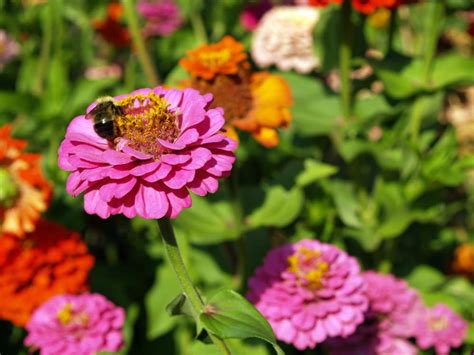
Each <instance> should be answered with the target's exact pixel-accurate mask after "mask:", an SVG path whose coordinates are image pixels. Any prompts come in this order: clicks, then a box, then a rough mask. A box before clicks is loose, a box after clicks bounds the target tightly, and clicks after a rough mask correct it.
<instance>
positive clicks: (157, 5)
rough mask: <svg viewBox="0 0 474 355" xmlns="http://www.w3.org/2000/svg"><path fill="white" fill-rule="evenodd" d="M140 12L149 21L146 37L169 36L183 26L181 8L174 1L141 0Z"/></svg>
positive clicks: (146, 26)
mask: <svg viewBox="0 0 474 355" xmlns="http://www.w3.org/2000/svg"><path fill="white" fill-rule="evenodd" d="M138 11H139V12H140V14H141V15H142V16H143V17H144V18H145V19H146V20H147V22H146V24H145V29H144V32H145V35H146V36H167V35H170V34H172V33H173V32H175V31H176V30H177V29H178V28H180V27H181V25H182V24H183V18H182V17H181V13H180V9H179V6H178V5H176V4H175V3H174V1H173V0H141V1H140V2H139V3H138Z"/></svg>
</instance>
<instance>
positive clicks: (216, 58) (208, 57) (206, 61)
mask: <svg viewBox="0 0 474 355" xmlns="http://www.w3.org/2000/svg"><path fill="white" fill-rule="evenodd" d="M229 59H231V52H230V50H229V49H227V48H224V49H220V50H215V51H206V52H201V53H199V61H200V62H201V64H203V65H204V66H206V67H208V68H217V67H220V66H221V65H223V64H225V63H227V62H228V61H229Z"/></svg>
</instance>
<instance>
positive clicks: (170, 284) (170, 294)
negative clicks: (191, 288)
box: [145, 265, 181, 339]
mask: <svg viewBox="0 0 474 355" xmlns="http://www.w3.org/2000/svg"><path fill="white" fill-rule="evenodd" d="M180 291H181V289H180V286H179V283H178V280H177V278H176V276H175V274H174V272H173V269H172V268H171V267H170V266H167V265H165V266H160V267H159V268H158V270H157V273H156V279H155V284H154V285H153V287H152V288H151V289H150V290H149V291H148V293H147V294H146V296H145V310H146V313H147V323H148V324H147V338H148V339H153V338H156V337H158V336H160V335H162V334H165V333H166V332H168V331H169V330H171V329H172V328H173V326H174V324H175V322H176V319H175V318H174V317H170V316H169V315H168V314H167V312H166V306H167V305H168V304H169V303H170V302H171V301H172V300H173V299H174V298H175V296H176V294H178V293H179V292H180Z"/></svg>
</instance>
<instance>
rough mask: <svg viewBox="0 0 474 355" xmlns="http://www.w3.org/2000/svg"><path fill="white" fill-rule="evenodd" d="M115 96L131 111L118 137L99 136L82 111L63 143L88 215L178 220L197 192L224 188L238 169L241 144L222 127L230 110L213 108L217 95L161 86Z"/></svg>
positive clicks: (72, 189) (62, 155)
mask: <svg viewBox="0 0 474 355" xmlns="http://www.w3.org/2000/svg"><path fill="white" fill-rule="evenodd" d="M114 100H115V103H116V104H117V105H119V106H120V107H121V108H122V109H123V110H124V115H122V116H121V117H119V118H117V119H116V120H115V122H116V125H120V127H119V130H120V135H119V137H117V138H116V139H114V140H113V142H111V141H108V140H106V139H104V138H101V137H99V136H98V135H97V133H96V132H95V131H94V122H93V120H92V119H88V118H86V116H85V115H81V116H78V117H76V118H74V119H73V120H72V122H71V123H70V124H69V127H68V129H67V132H66V137H65V139H64V141H63V142H62V143H61V146H60V148H59V166H60V167H61V168H62V169H64V170H67V171H70V172H71V174H70V175H69V178H68V181H67V191H68V192H69V193H70V194H71V195H73V196H78V195H79V194H81V193H84V209H85V211H86V212H87V213H89V214H97V215H98V216H100V217H102V218H108V217H109V216H110V215H115V214H123V215H125V216H126V217H128V218H132V217H135V216H137V215H138V216H141V217H143V218H150V219H157V218H162V217H165V216H166V217H172V218H174V217H176V216H178V214H179V213H180V212H181V210H182V209H183V208H188V207H190V206H191V196H190V194H189V192H190V191H192V192H194V193H195V194H197V195H200V196H204V195H206V194H207V193H209V192H216V191H217V188H218V179H219V178H222V177H226V176H227V175H228V174H229V173H230V171H231V169H232V164H233V163H234V160H235V156H234V154H233V151H234V150H235V149H236V146H237V143H236V142H235V141H233V140H231V139H230V138H227V137H226V136H225V135H224V134H223V133H222V132H221V128H222V127H223V125H224V123H225V120H224V117H223V113H224V112H223V110H222V109H221V108H213V109H211V108H209V105H210V104H211V101H212V95H210V94H207V95H204V96H203V95H200V94H199V92H198V91H196V90H193V89H185V90H177V89H169V90H168V89H163V88H162V87H157V88H154V89H140V90H136V91H134V92H132V93H130V94H127V95H121V96H117V97H115V98H114ZM95 106H96V103H94V104H92V105H90V106H89V108H88V109H87V112H88V113H89V112H90V111H91V110H92V109H93V108H94V107H95Z"/></svg>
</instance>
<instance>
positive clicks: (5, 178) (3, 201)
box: [0, 167, 19, 208]
mask: <svg viewBox="0 0 474 355" xmlns="http://www.w3.org/2000/svg"><path fill="white" fill-rule="evenodd" d="M0 186H1V188H0V207H4V208H9V207H11V206H13V205H14V204H15V201H16V199H17V197H18V195H19V190H18V185H17V184H16V183H15V180H14V178H13V176H12V175H11V174H10V172H9V170H8V169H7V168H2V167H0Z"/></svg>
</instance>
